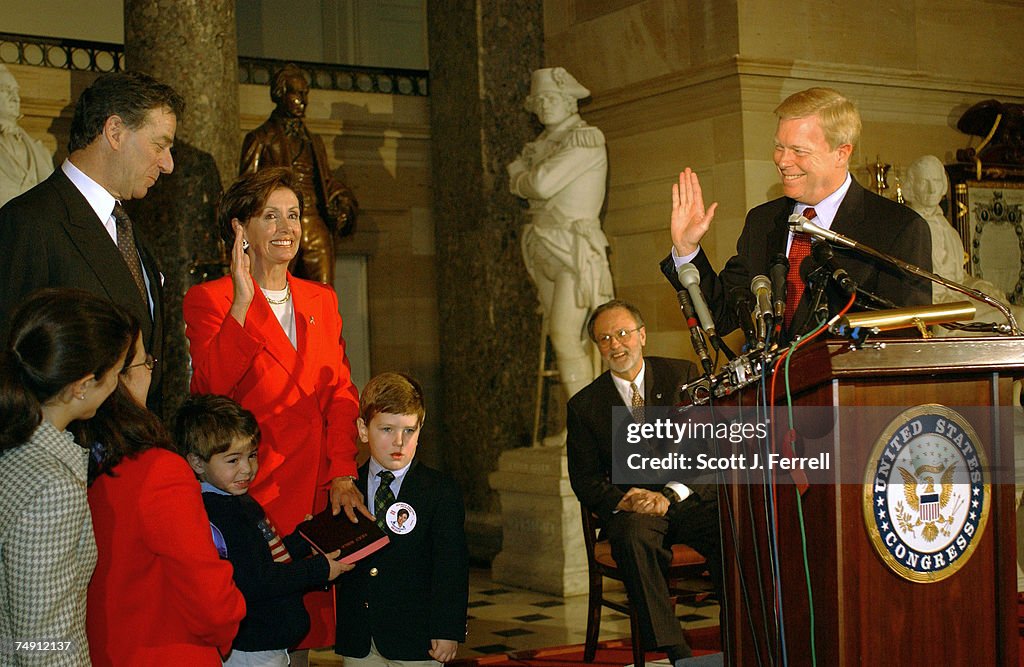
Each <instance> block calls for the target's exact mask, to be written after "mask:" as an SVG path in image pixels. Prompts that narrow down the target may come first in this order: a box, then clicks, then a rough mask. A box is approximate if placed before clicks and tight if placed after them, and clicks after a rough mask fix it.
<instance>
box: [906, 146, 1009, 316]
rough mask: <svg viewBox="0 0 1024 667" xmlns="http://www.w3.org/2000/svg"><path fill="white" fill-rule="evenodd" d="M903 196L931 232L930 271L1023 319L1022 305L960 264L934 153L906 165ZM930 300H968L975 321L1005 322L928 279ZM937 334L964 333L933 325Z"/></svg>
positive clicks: (962, 258)
mask: <svg viewBox="0 0 1024 667" xmlns="http://www.w3.org/2000/svg"><path fill="white" fill-rule="evenodd" d="M903 189H904V196H905V197H906V198H907V203H908V205H909V206H910V207H911V208H913V209H914V210H915V211H917V213H918V214H919V215H920V216H921V217H922V218H924V219H925V222H927V223H928V228H929V229H931V232H932V271H933V272H935V273H937V274H939V275H940V276H942V277H943V278H948V279H950V280H953V281H955V282H958V283H960V284H961V285H964V286H966V287H970V288H973V289H976V290H978V291H980V292H984V293H985V294H986V295H988V296H990V297H992V298H993V299H996V300H998V301H1001V302H1002V303H1004V304H1007V305H1009V308H1010V311H1011V312H1012V313H1013V316H1014V318H1016V320H1017V323H1018V324H1020V323H1022V322H1024V308H1022V307H1020V306H1015V305H1012V304H1010V300H1009V299H1008V298H1007V296H1006V293H1005V292H1003V291H1002V290H1001V289H999V287H997V286H996V285H994V284H993V283H991V282H989V281H987V280H984V279H982V278H977V277H975V276H972V275H971V274H969V273H967V271H966V270H965V269H964V264H965V263H966V262H967V259H968V257H967V255H966V253H965V252H964V245H963V242H962V241H961V240H960V235H959V234H958V233H957V231H956V230H955V229H954V228H953V226H952V225H951V224H949V221H948V220H946V217H945V216H944V215H943V214H942V209H941V208H940V207H939V202H940V201H941V200H942V198H943V197H944V196H945V195H946V192H948V191H949V181H948V180H947V179H946V170H945V168H943V166H942V161H941V160H939V158H937V157H935V156H934V155H922V156H921V157H919V158H917V159H916V160H914V161H913V162H911V163H910V166H909V167H907V174H906V178H904V179H903ZM932 301H933V302H934V303H949V302H952V301H970V302H971V303H973V304H974V306H975V307H976V308H977V313H976V314H975V316H974V321H975V322H998V323H1004V322H1006V317H1005V316H1004V315H1003V314H1002V313H1000V312H999V311H998V310H996V309H995V308H993V307H992V306H990V305H988V304H985V303H982V302H980V301H976V300H974V299H971V298H970V297H968V296H965V295H963V294H961V293H959V292H954V291H953V290H950V289H948V288H945V287H942V286H941V285H937V284H935V283H932ZM933 332H934V333H935V334H936V335H938V336H961V335H968V334H965V333H964V332H956V331H951V330H947V329H944V328H943V327H934V328H933Z"/></svg>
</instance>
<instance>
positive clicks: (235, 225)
mask: <svg viewBox="0 0 1024 667" xmlns="http://www.w3.org/2000/svg"><path fill="white" fill-rule="evenodd" d="M231 228H232V229H234V230H235V242H234V243H233V244H231V284H232V285H233V286H234V296H233V297H232V299H231V311H230V312H231V316H232V317H234V318H235V319H236V320H237V321H238V323H239V324H241V325H242V326H245V315H246V313H248V312H249V306H250V305H252V299H253V297H254V296H255V295H256V291H255V289H254V288H253V286H252V276H251V275H250V273H249V267H250V266H251V263H250V262H251V260H250V259H249V255H247V254H246V253H245V250H243V249H242V236H243V232H242V225H241V223H239V222H238V220H232V221H231Z"/></svg>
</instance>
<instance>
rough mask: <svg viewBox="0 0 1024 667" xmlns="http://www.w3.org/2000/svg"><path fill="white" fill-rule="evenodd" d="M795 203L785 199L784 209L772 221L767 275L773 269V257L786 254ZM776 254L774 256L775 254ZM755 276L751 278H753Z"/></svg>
mask: <svg viewBox="0 0 1024 667" xmlns="http://www.w3.org/2000/svg"><path fill="white" fill-rule="evenodd" d="M793 204H794V201H793V200H792V199H789V198H788V197H787V198H784V199H783V204H782V208H781V209H780V210H779V211H778V212H777V213H776V215H775V218H774V219H773V220H772V226H771V229H769V230H768V238H767V239H765V245H764V248H765V256H764V264H763V266H764V272H765V273H766V274H767V272H768V269H769V268H770V267H771V262H772V257H774V256H775V255H776V254H779V253H782V254H786V244H787V243H788V241H789V215H790V213H792V211H793ZM773 252H774V254H773ZM753 277H754V276H751V278H753Z"/></svg>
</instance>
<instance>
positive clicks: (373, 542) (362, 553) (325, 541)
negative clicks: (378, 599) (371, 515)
mask: <svg viewBox="0 0 1024 667" xmlns="http://www.w3.org/2000/svg"><path fill="white" fill-rule="evenodd" d="M356 516H357V517H358V518H359V521H358V522H356V523H352V522H351V521H350V520H349V518H348V515H346V514H345V513H344V512H339V513H338V514H337V515H336V516H335V515H332V514H331V508H330V507H328V508H327V509H325V510H324V511H323V512H320V513H319V514H317V515H316V516H314V517H313V518H312V519H310V520H309V521H303V522H302V523H300V524H299V525H298V531H299V534H300V535H302V536H303V537H304V538H306V540H307V541H308V542H309V543H310V544H312V545H313V548H314V549H316V550H317V551H319V552H320V553H322V554H329V553H331V552H332V551H337V550H339V549H340V550H341V557H340V558H338V560H340V561H341V562H342V563H355V562H356V561H358V560H362V559H363V558H366V557H367V556H369V555H370V554H372V553H373V552H375V551H377V550H378V549H380V548H381V547H384V546H385V545H387V544H388V543H389V542H391V539H390V538H389V537H388V536H387V535H386V534H385V533H384V531H383V530H381V529H380V527H379V526H378V525H377V523H376V522H375V521H372V520H370V519H367V518H366V517H364V516H360V515H358V514H357V515H356Z"/></svg>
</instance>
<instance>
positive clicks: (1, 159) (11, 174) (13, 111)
mask: <svg viewBox="0 0 1024 667" xmlns="http://www.w3.org/2000/svg"><path fill="white" fill-rule="evenodd" d="M18 93H19V88H18V82H17V80H15V78H14V75H12V74H11V73H10V71H8V69H7V68H6V67H4V66H3V65H0V206H3V205H4V204H6V203H7V202H8V201H10V200H11V199H14V198H15V197H17V196H18V195H20V194H21V193H22V192H25V191H26V190H28V189H29V188H31V187H32V186H33V185H35V184H36V183H39V182H40V181H42V180H44V179H45V178H46V177H47V176H49V175H50V174H51V173H53V156H52V155H50V152H49V151H48V150H46V147H45V146H43V144H42V142H40V141H39V140H38V139H33V138H32V137H31V136H29V134H28V132H26V131H25V130H23V129H22V128H21V127H20V126H19V125H18V119H19V118H21V96H20V95H19V94H18Z"/></svg>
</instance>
